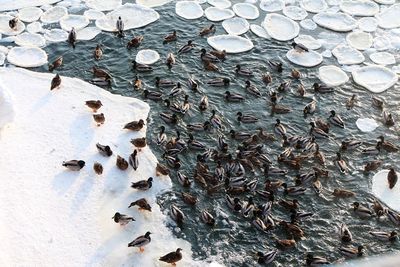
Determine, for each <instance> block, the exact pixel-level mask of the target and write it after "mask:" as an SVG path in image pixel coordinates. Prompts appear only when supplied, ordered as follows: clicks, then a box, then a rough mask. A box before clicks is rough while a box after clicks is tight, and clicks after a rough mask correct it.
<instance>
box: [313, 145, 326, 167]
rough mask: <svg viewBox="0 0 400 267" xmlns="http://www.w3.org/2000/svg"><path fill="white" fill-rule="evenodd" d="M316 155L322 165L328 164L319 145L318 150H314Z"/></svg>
mask: <svg viewBox="0 0 400 267" xmlns="http://www.w3.org/2000/svg"><path fill="white" fill-rule="evenodd" d="M314 157H315V158H316V159H317V160H318V162H319V163H320V164H321V165H325V164H326V159H325V155H324V153H322V152H321V151H320V150H319V145H318V144H317V145H316V150H315V152H314Z"/></svg>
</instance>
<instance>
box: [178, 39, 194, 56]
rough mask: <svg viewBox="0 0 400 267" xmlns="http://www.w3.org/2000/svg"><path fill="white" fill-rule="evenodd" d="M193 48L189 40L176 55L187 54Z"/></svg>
mask: <svg viewBox="0 0 400 267" xmlns="http://www.w3.org/2000/svg"><path fill="white" fill-rule="evenodd" d="M194 47H195V44H194V43H193V41H192V40H189V41H188V42H187V44H185V45H184V46H182V47H181V48H180V49H179V50H178V55H179V54H182V53H187V52H189V51H190V50H192V49H193V48H194Z"/></svg>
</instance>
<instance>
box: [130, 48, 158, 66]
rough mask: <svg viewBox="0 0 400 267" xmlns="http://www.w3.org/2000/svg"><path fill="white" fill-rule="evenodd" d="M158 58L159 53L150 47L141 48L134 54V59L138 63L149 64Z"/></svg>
mask: <svg viewBox="0 0 400 267" xmlns="http://www.w3.org/2000/svg"><path fill="white" fill-rule="evenodd" d="M159 59H160V55H159V54H158V53H157V51H154V50H151V49H143V50H140V51H139V52H138V53H137V54H136V59H135V61H136V62H137V63H139V64H146V65H151V64H154V63H156V62H157V61H158V60H159Z"/></svg>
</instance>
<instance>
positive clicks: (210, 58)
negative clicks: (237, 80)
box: [200, 48, 220, 62]
mask: <svg viewBox="0 0 400 267" xmlns="http://www.w3.org/2000/svg"><path fill="white" fill-rule="evenodd" d="M200 51H201V54H200V59H201V60H202V61H205V62H219V61H220V60H219V58H218V57H216V56H214V55H213V54H211V53H208V52H207V50H206V49H205V48H202V49H201V50H200Z"/></svg>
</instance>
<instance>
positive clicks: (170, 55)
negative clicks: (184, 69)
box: [165, 53, 176, 69]
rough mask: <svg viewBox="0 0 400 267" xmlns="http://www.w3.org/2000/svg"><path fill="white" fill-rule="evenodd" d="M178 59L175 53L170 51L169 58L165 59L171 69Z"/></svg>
mask: <svg viewBox="0 0 400 267" xmlns="http://www.w3.org/2000/svg"><path fill="white" fill-rule="evenodd" d="M175 63H176V60H175V56H174V54H173V53H168V55H167V60H166V61H165V64H167V66H168V68H169V69H171V68H172V65H175Z"/></svg>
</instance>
